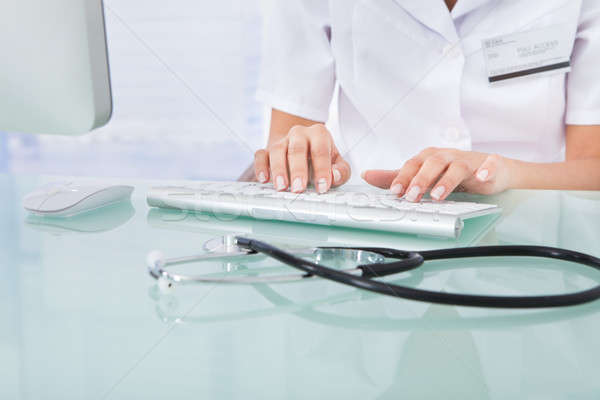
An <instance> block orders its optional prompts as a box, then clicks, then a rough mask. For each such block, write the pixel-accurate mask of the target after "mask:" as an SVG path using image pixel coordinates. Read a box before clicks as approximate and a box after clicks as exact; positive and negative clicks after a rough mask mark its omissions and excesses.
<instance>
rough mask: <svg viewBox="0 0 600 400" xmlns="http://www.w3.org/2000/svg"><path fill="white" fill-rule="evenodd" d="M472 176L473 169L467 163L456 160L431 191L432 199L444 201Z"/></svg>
mask: <svg viewBox="0 0 600 400" xmlns="http://www.w3.org/2000/svg"><path fill="white" fill-rule="evenodd" d="M471 174H472V169H471V167H470V166H469V164H468V163H467V162H466V161H464V160H456V161H453V162H451V163H450V166H449V167H448V169H447V170H446V173H445V174H444V175H443V176H442V177H441V178H440V180H439V181H438V182H437V183H436V185H435V187H434V188H433V189H432V190H431V193H430V194H431V197H432V198H433V199H434V200H444V199H445V198H446V197H448V195H449V194H450V193H452V192H453V191H454V189H456V188H457V187H458V185H460V184H461V183H462V181H464V180H465V179H467V178H469V177H470V176H471Z"/></svg>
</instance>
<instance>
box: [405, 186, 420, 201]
mask: <svg viewBox="0 0 600 400" xmlns="http://www.w3.org/2000/svg"><path fill="white" fill-rule="evenodd" d="M419 193H421V188H420V187H418V186H413V187H411V188H410V190H409V191H408V193H406V200H408V201H415V200H416V199H417V197H419Z"/></svg>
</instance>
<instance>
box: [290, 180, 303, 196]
mask: <svg viewBox="0 0 600 400" xmlns="http://www.w3.org/2000/svg"><path fill="white" fill-rule="evenodd" d="M301 191H302V179H300V178H296V179H294V183H293V184H292V192H296V193H298V192H301Z"/></svg>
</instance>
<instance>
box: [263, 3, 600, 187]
mask: <svg viewBox="0 0 600 400" xmlns="http://www.w3.org/2000/svg"><path fill="white" fill-rule="evenodd" d="M559 24H561V25H562V24H566V25H568V26H570V27H571V28H572V30H571V32H572V34H570V35H569V37H568V38H565V40H568V41H570V42H571V43H572V45H573V47H572V53H571V72H570V73H568V74H567V73H564V72H563V73H558V74H551V75H532V76H529V77H526V78H519V79H516V80H510V81H506V82H503V83H501V84H497V85H493V86H492V85H490V84H489V83H488V75H487V70H486V67H485V60H484V55H483V52H482V45H481V43H482V40H483V39H486V38H490V37H495V36H500V35H506V34H509V33H514V32H520V31H527V30H533V29H538V28H542V27H549V26H553V25H559ZM265 35H266V38H265V46H264V52H263V65H262V77H261V80H260V84H259V90H258V97H259V99H261V100H263V101H264V102H265V103H266V104H267V105H268V106H270V107H273V108H276V109H279V110H282V111H285V112H288V113H291V114H294V115H298V116H301V117H305V118H308V119H313V120H317V121H330V122H329V125H330V127H331V129H332V130H333V131H334V136H335V138H336V142H337V145H338V147H339V148H340V150H341V152H342V153H343V154H345V157H346V159H347V160H348V161H350V163H351V165H352V169H353V178H356V177H357V176H358V175H359V172H360V171H362V170H364V169H369V168H389V169H396V168H399V167H400V166H401V165H402V163H403V162H404V161H406V160H407V159H408V158H410V157H412V156H414V155H415V154H417V153H418V152H419V151H421V150H422V149H423V148H425V147H427V146H437V147H452V148H458V149H463V150H475V151H483V152H489V153H498V154H501V155H504V156H507V157H512V158H516V159H521V160H528V161H537V162H552V161H559V160H562V159H563V157H564V137H565V124H577V125H595V124H600V73H599V72H598V71H600V68H599V67H600V1H598V0H544V1H532V0H503V1H500V0H459V1H458V2H457V4H456V6H455V7H454V9H453V10H452V12H451V13H449V12H448V9H447V7H446V5H445V4H444V1H442V0H329V1H326V0H284V1H280V0H276V1H274V2H273V4H272V7H271V12H270V16H269V18H267V25H266V31H265ZM336 88H337V89H338V90H336ZM334 93H335V96H334ZM332 104H333V106H332V107H331V109H330V105H332ZM330 110H332V111H333V112H331V113H330Z"/></svg>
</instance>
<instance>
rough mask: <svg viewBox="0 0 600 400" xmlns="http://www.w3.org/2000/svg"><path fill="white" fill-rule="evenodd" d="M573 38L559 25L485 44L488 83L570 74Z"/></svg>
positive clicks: (567, 26) (508, 36)
mask: <svg viewBox="0 0 600 400" xmlns="http://www.w3.org/2000/svg"><path fill="white" fill-rule="evenodd" d="M574 34H575V31H574V30H573V29H572V27H570V26H569V25H556V26H551V27H548V28H543V29H536V30H532V31H527V32H518V33H512V34H509V35H504V36H497V37H494V38H490V39H485V40H483V54H484V57H485V62H486V66H487V73H488V80H489V82H490V83H496V82H501V81H505V80H508V79H514V78H519V77H524V76H528V75H534V74H549V73H559V72H568V71H570V67H571V64H570V59H571V51H572V49H573V41H574V39H575V37H574Z"/></svg>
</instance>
